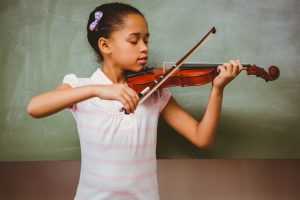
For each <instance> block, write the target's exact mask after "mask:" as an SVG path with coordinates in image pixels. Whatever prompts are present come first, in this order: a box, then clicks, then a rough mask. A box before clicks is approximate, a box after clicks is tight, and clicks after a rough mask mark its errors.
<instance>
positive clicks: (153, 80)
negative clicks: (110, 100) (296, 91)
mask: <svg viewBox="0 0 300 200" xmlns="http://www.w3.org/2000/svg"><path fill="white" fill-rule="evenodd" d="M215 33H216V28H215V27H212V28H211V29H210V30H209V31H208V32H207V33H206V34H205V35H204V36H203V37H202V39H201V40H200V41H199V42H198V43H197V44H196V45H195V46H194V47H192V48H191V49H190V50H189V51H188V52H187V53H186V54H185V55H184V56H183V57H182V58H181V59H179V60H178V61H177V62H176V63H175V65H174V66H172V67H171V68H170V69H169V70H167V71H166V70H164V68H145V69H144V70H142V71H140V72H137V73H128V72H127V73H126V79H127V84H128V86H129V87H131V88H132V89H134V90H135V91H136V92H137V93H138V95H139V97H140V100H139V104H141V103H143V102H144V101H145V100H146V99H147V98H148V97H150V96H151V94H152V93H154V92H155V91H156V90H157V89H158V88H164V87H173V86H182V87H187V86H200V85H204V84H206V83H209V82H212V81H213V79H214V78H215V77H216V76H217V75H218V70H217V67H218V66H219V65H220V64H184V62H185V61H186V60H187V58H188V57H189V56H190V55H191V54H192V53H193V52H194V51H195V50H196V49H197V48H199V47H200V45H202V44H203V43H204V42H205V41H206V40H207V39H208V37H209V36H211V35H212V34H215ZM242 65H243V67H245V68H246V71H247V74H248V75H256V76H257V77H260V78H262V79H264V80H265V81H273V80H276V79H277V78H278V77H279V75H280V71H279V69H278V67H276V66H274V65H272V66H270V67H269V69H268V72H267V71H265V70H264V69H263V68H261V67H258V66H256V65H255V64H242ZM120 111H124V112H125V114H128V113H126V110H125V108H124V107H123V108H122V109H121V110H120Z"/></svg>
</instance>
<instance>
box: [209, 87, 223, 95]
mask: <svg viewBox="0 0 300 200" xmlns="http://www.w3.org/2000/svg"><path fill="white" fill-rule="evenodd" d="M212 91H213V92H216V93H219V94H222V93H223V91H224V87H217V86H213V87H212Z"/></svg>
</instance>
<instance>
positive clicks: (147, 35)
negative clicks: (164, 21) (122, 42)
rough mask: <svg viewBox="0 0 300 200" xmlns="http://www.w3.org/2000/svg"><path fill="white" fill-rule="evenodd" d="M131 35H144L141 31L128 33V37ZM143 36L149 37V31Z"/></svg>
mask: <svg viewBox="0 0 300 200" xmlns="http://www.w3.org/2000/svg"><path fill="white" fill-rule="evenodd" d="M131 35H134V36H136V37H140V36H141V35H144V34H142V33H130V34H129V37H130V36H131ZM145 36H146V37H150V33H146V34H145Z"/></svg>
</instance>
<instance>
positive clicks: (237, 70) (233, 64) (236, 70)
mask: <svg viewBox="0 0 300 200" xmlns="http://www.w3.org/2000/svg"><path fill="white" fill-rule="evenodd" d="M230 63H231V64H232V68H233V71H232V75H233V76H234V77H236V76H237V75H238V74H239V71H240V70H239V65H238V63H237V62H236V61H235V60H230Z"/></svg>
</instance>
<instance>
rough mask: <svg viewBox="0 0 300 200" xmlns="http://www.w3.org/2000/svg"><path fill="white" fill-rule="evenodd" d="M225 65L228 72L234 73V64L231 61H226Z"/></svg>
mask: <svg viewBox="0 0 300 200" xmlns="http://www.w3.org/2000/svg"><path fill="white" fill-rule="evenodd" d="M223 65H224V66H225V69H226V72H227V73H230V74H232V65H231V63H224V64H223Z"/></svg>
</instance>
